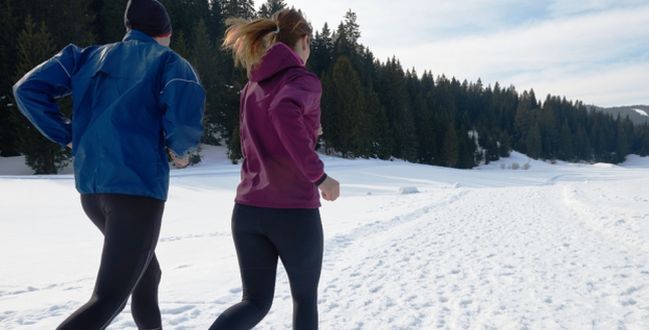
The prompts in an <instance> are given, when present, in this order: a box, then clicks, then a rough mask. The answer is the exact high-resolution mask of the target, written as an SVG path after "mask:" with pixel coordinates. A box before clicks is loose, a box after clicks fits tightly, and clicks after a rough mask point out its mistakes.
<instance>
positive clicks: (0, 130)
mask: <svg viewBox="0 0 649 330" xmlns="http://www.w3.org/2000/svg"><path fill="white" fill-rule="evenodd" d="M15 20H16V18H15V17H14V10H13V6H12V4H11V1H10V0H2V2H0V156H3V157H7V156H16V155H17V154H18V153H17V150H16V139H15V132H14V127H13V125H12V122H11V120H10V111H16V109H15V107H13V101H12V96H11V83H12V80H13V75H12V74H11V72H12V71H13V69H14V66H15V56H14V51H15V50H14V47H13V46H12V45H14V44H15V38H16V33H15V27H16V21H15ZM10 105H12V106H10Z"/></svg>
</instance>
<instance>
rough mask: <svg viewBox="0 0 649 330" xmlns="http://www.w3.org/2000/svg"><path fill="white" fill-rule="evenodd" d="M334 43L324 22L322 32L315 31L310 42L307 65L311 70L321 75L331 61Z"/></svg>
mask: <svg viewBox="0 0 649 330" xmlns="http://www.w3.org/2000/svg"><path fill="white" fill-rule="evenodd" d="M333 52H334V44H333V40H332V38H331V31H330V30H329V26H328V25H327V23H325V25H324V27H323V28H322V32H317V31H316V33H315V37H314V38H313V42H312V44H311V56H310V57H309V62H308V66H309V68H310V69H311V71H313V72H315V73H316V74H318V75H320V76H323V75H324V73H325V72H327V71H328V70H329V68H330V67H331V65H332V63H333Z"/></svg>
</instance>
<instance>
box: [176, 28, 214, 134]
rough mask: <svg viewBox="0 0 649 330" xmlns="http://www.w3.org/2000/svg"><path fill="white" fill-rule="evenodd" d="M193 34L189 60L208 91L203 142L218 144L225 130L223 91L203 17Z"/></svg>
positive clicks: (181, 39)
mask: <svg viewBox="0 0 649 330" xmlns="http://www.w3.org/2000/svg"><path fill="white" fill-rule="evenodd" d="M192 35H193V40H194V42H193V44H192V48H191V51H190V54H191V56H190V57H189V61H190V62H191V63H192V65H193V66H194V68H195V69H196V72H197V73H198V75H199V78H200V80H201V84H202V85H203V88H204V89H205V93H206V106H205V116H204V118H205V119H204V126H205V133H204V135H203V142H207V143H213V144H216V143H217V142H216V140H215V139H217V138H218V136H219V135H220V134H221V132H222V131H223V129H222V124H223V123H222V120H223V115H222V113H221V112H222V110H223V109H222V108H221V106H220V105H221V102H219V97H220V96H221V91H220V89H219V87H220V86H219V85H218V83H219V81H218V79H217V77H218V68H217V67H216V63H215V61H214V59H213V58H214V53H215V50H214V47H213V46H212V43H211V42H210V36H209V34H208V32H207V26H206V25H205V21H203V20H202V19H200V20H199V21H198V22H196V24H195V26H194V29H193V32H192ZM178 39H179V40H178V43H182V41H183V39H184V35H182V34H181V35H180V37H179V38H178ZM180 46H182V45H180Z"/></svg>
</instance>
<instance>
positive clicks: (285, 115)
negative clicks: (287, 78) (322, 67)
mask: <svg viewBox="0 0 649 330" xmlns="http://www.w3.org/2000/svg"><path fill="white" fill-rule="evenodd" d="M321 91H322V88H321V87H320V82H319V81H318V79H317V78H315V77H312V76H303V77H300V78H298V79H296V80H294V81H292V82H289V83H288V84H287V85H285V86H284V87H282V88H281V90H280V92H279V93H278V94H277V96H276V97H275V101H273V102H272V103H271V106H270V109H269V114H270V120H271V122H272V124H273V127H274V128H275V130H276V131H277V135H278V136H279V139H280V141H281V142H282V145H283V146H284V148H286V150H287V151H288V153H289V155H290V156H291V159H292V160H293V161H294V162H295V164H296V165H297V167H298V169H299V170H300V172H301V173H302V174H303V175H304V176H305V177H306V178H308V179H309V180H310V181H311V182H313V183H314V184H319V183H321V182H322V181H323V180H324V178H326V175H325V172H324V163H323V162H322V161H321V160H320V157H318V154H317V153H316V151H315V144H316V141H315V136H316V135H315V133H314V132H311V131H310V130H309V129H308V128H307V126H306V124H305V121H304V117H305V115H307V114H309V113H306V111H317V112H318V113H317V115H318V116H319V112H320V97H321V94H322V92H321Z"/></svg>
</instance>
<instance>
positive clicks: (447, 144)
mask: <svg viewBox="0 0 649 330" xmlns="http://www.w3.org/2000/svg"><path fill="white" fill-rule="evenodd" d="M459 154H460V151H459V142H458V136H457V131H456V130H455V123H449V125H448V127H447V129H446V134H444V141H443V146H442V157H443V162H444V165H446V166H449V167H454V166H455V165H457V162H458V160H459V157H460V155H459Z"/></svg>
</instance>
